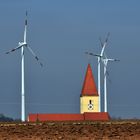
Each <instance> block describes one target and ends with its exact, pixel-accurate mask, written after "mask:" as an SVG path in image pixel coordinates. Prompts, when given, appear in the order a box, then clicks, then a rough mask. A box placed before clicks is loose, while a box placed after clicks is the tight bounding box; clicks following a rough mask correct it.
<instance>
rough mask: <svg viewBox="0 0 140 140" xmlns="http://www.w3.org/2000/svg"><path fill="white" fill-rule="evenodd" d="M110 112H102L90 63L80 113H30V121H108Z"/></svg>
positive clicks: (81, 98)
mask: <svg viewBox="0 0 140 140" xmlns="http://www.w3.org/2000/svg"><path fill="white" fill-rule="evenodd" d="M109 119H110V116H109V114H108V112H100V109H99V95H98V91H97V88H96V84H95V80H94V75H93V72H92V68H91V65H90V64H88V66H87V70H86V74H85V79H84V82H83V87H82V91H81V95H80V113H79V114H40V113H37V114H29V115H28V121H29V122H36V121H107V120H109Z"/></svg>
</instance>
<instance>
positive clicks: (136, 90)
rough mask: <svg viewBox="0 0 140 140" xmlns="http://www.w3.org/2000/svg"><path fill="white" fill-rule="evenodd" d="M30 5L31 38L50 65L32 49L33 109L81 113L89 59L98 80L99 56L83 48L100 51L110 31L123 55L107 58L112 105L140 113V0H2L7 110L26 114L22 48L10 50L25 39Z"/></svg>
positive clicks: (1, 76)
mask: <svg viewBox="0 0 140 140" xmlns="http://www.w3.org/2000/svg"><path fill="white" fill-rule="evenodd" d="M26 10H28V13H29V14H28V31H27V40H28V44H29V46H30V47H31V48H32V49H33V50H34V51H35V52H36V54H37V55H38V57H39V58H40V60H41V61H42V63H43V64H44V67H43V68H41V67H40V66H39V65H38V63H37V62H36V61H35V60H34V58H33V57H32V56H31V54H30V53H29V52H28V50H26V52H25V57H26V58H25V85H26V87H25V88H26V89H25V92H26V93H25V94H26V115H27V114H28V113H79V112H80V109H79V97H80V94H81V89H82V85H83V80H84V76H85V72H86V68H87V64H88V63H89V62H90V63H91V66H92V69H93V73H94V77H95V80H96V83H97V59H96V58H92V57H91V58H87V56H86V55H85V54H84V52H85V51H91V52H94V53H99V52H100V50H101V47H100V42H99V37H101V38H102V40H103V41H104V39H105V37H106V35H107V33H108V32H110V37H109V41H108V46H107V48H106V50H105V51H106V54H107V56H108V57H109V58H117V59H120V60H121V61H120V62H114V63H113V62H112V63H109V65H108V71H109V73H110V75H109V78H108V79H110V80H111V82H109V80H108V82H107V85H108V111H109V113H110V115H111V116H112V117H121V118H140V111H139V110H140V101H139V100H140V65H139V64H140V55H139V53H140V16H139V13H140V1H139V0H123V1H122V0H106V1H104V0H36V1H35V0H0V52H1V53H0V54H1V55H0V113H3V114H5V115H7V116H9V117H13V118H20V114H21V113H20V111H21V105H20V102H21V57H20V51H17V52H14V53H12V54H9V55H6V54H4V52H5V51H7V50H9V49H11V48H14V47H16V46H17V45H18V42H19V41H23V31H24V19H25V11H26ZM102 79H103V76H102ZM102 88H103V86H102ZM102 91H103V89H102ZM101 94H102V95H103V92H102V93H101Z"/></svg>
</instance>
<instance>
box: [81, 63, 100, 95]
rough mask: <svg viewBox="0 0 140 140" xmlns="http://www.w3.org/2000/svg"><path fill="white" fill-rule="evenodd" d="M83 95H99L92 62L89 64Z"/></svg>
mask: <svg viewBox="0 0 140 140" xmlns="http://www.w3.org/2000/svg"><path fill="white" fill-rule="evenodd" d="M81 94H82V95H92V96H93V95H95V96H98V92H97V89H96V84H95V81H94V76H93V74H92V69H91V66H90V64H88V67H87V71H86V75H85V80H84V84H83V88H82V93H81Z"/></svg>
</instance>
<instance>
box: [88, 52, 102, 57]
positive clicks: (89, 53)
mask: <svg viewBox="0 0 140 140" xmlns="http://www.w3.org/2000/svg"><path fill="white" fill-rule="evenodd" d="M85 54H87V55H92V56H97V57H101V56H100V55H99V54H94V53H91V52H85Z"/></svg>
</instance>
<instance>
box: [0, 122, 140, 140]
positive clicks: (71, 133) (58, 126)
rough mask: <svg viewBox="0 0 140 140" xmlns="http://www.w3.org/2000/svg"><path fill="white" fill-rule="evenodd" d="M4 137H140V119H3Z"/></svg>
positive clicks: (57, 139)
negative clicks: (29, 120) (26, 120)
mask: <svg viewBox="0 0 140 140" xmlns="http://www.w3.org/2000/svg"><path fill="white" fill-rule="evenodd" d="M0 140H140V121H138V120H129V121H127V120H126V121H109V122H45V123H39V122H38V123H0Z"/></svg>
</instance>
